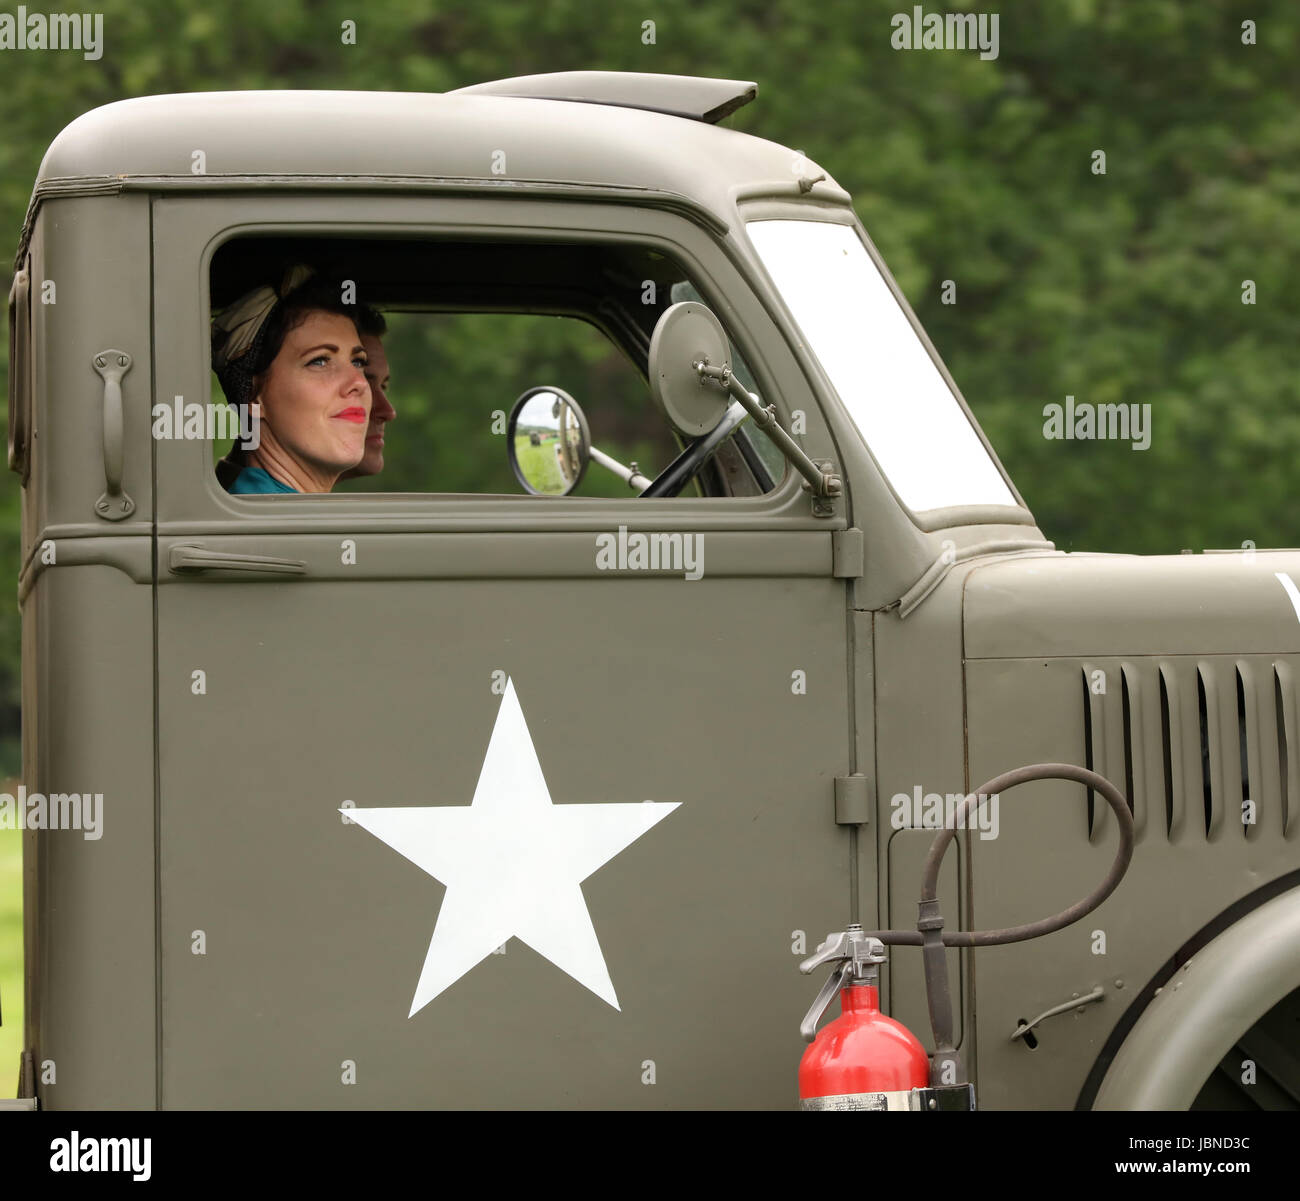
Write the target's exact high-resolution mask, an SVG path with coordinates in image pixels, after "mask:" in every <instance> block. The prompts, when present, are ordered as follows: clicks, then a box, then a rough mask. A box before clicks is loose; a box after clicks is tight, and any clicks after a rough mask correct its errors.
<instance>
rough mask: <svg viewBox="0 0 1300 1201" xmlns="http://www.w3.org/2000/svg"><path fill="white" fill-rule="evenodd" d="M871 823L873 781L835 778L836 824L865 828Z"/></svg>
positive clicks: (858, 778) (859, 777) (863, 777)
mask: <svg viewBox="0 0 1300 1201" xmlns="http://www.w3.org/2000/svg"><path fill="white" fill-rule="evenodd" d="M870 821H871V781H870V780H868V779H867V777H866V776H864V775H861V774H858V775H852V776H836V777H835V824H836V825H837V826H865V825H867V823H868V822H870Z"/></svg>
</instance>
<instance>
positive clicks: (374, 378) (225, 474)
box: [217, 304, 397, 488]
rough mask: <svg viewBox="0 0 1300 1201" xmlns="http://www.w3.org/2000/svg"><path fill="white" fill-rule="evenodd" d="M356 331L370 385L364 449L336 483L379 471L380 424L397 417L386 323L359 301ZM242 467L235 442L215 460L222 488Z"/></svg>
mask: <svg viewBox="0 0 1300 1201" xmlns="http://www.w3.org/2000/svg"><path fill="white" fill-rule="evenodd" d="M357 332H358V333H359V334H360V335H361V346H362V349H363V350H365V352H366V359H367V363H366V369H365V375H366V382H367V383H369V385H370V424H369V426H368V427H367V429H366V450H365V454H364V455H362V457H361V462H359V463H358V464H357V465H356V466H355V467H353V468H352V469H351V470H350V471H345V472H344V473H343V474H342V475H341V476H340V477H339V482H340V483H342V481H343V480H350V479H356V478H358V477H360V476H365V475H378V474H379V473H380V472H381V471H383V469H384V426H386V425H387V424H388V423H389V422H390V421H392V420H393V418H394V417H396V416H397V410H396V409H394V408H393V406H392V405H391V404H390V403H389V400H388V383H389V374H388V356H387V355H385V354H384V344H383V342H381V341H380V339H381V338H382V337H383V336H384V335H385V334H386V333H387V332H388V323H387V322H386V321H385V320H384V318H383V315H382V314H381V313H379V312H377V311H376V310H374V309H372V308H371V307H370V306H369V305H365V304H363V305H360V306H358V317H357ZM244 466H245V463H244V452H243V451H242V450H241V449H240V447H239V443H238V442H236V443H235V444H234V445H233V446H232V447H231V448H230V451H229V453H227V455H226V457H225V458H224V459H221V460H219V461H218V462H217V480H218V482H219V483H220V484H221V486H222V487H223V488H229V487H230V484H231V482H232V481H233V480H234V479H235V477H236V476H238V475H239V473H240V472H241V471H242V470H243V469H244Z"/></svg>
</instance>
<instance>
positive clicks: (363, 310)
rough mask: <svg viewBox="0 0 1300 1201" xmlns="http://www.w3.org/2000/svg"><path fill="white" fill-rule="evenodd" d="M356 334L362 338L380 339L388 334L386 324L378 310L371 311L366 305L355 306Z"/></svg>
mask: <svg viewBox="0 0 1300 1201" xmlns="http://www.w3.org/2000/svg"><path fill="white" fill-rule="evenodd" d="M356 322H357V333H359V334H361V335H362V336H363V337H365V336H367V335H368V336H369V337H371V338H382V337H383V336H384V335H385V334H386V333H388V322H387V321H385V320H384V315H383V313H381V312H380V311H379V310H378V309H372V308H371V307H370V306H369V305H368V304H359V305H357V316H356Z"/></svg>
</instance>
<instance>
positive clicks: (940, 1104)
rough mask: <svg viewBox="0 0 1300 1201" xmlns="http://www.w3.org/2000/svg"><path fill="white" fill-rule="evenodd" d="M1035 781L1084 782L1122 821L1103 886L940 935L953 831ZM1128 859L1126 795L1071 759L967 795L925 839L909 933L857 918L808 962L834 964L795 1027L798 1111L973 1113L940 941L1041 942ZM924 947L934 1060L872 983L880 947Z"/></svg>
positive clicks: (1103, 894)
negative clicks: (1002, 924) (1053, 907)
mask: <svg viewBox="0 0 1300 1201" xmlns="http://www.w3.org/2000/svg"><path fill="white" fill-rule="evenodd" d="M1032 780H1073V781H1076V782H1077V783H1079V784H1083V785H1085V786H1086V787H1087V788H1089V789H1091V790H1092V791H1093V792H1094V793H1096V794H1097V795H1099V796H1101V797H1102V799H1104V800H1105V801H1106V803H1107V804H1108V805H1109V806H1110V807H1111V811H1112V812H1113V813H1114V814H1115V818H1116V823H1117V825H1118V827H1119V847H1118V849H1117V850H1116V853H1115V860H1114V862H1113V863H1112V864H1111V866H1110V871H1109V872H1107V873H1106V876H1105V878H1104V879H1103V880H1102V882H1101V883H1100V884H1099V885H1097V887H1096V888H1094V889H1093V890H1092V892H1090V893H1089V894H1088V895H1087V896H1086V897H1084V898H1083V899H1082V900H1081V901H1077V902H1075V904H1073V905H1071V906H1070V907H1069V908H1068V909H1063V910H1061V912H1060V913H1056V914H1053V915H1052V916H1051V917H1045V918H1040V919H1039V920H1038V921H1036V922H1028V923H1026V924H1025V925H1022V926H1008V927H1006V928H1004V929H1000V930H976V931H964V930H963V931H952V932H951V933H949V934H945V933H944V920H943V915H942V914H941V913H940V912H939V897H938V886H939V868H940V866H941V865H942V863H943V857H944V853H945V852H946V851H947V849H948V847H949V846H950V845H951V844H952V841H953V839H954V838H955V837H956V833H957V831H958V830H959V829H963V830H964V829H969V828H970V824H971V823H970V821H969V818H970V815H971V814H972V813H973V812H974V811H975V810H976V809H977V808H978V807H979V806H980V805H981V804H982V803H983V802H984V801H985V800H987V799H988V798H989V797H996V796H997V795H998V794H1000V793H1002V792H1005V791H1006V790H1008V789H1011V788H1015V787H1017V786H1018V785H1021V784H1027V783H1029V782H1030V781H1032ZM1132 858H1133V815H1132V813H1131V812H1130V810H1129V807H1128V802H1126V801H1125V800H1124V796H1123V794H1122V793H1121V792H1120V791H1119V789H1118V788H1116V787H1115V785H1113V784H1112V783H1111V782H1110V781H1109V780H1107V779H1106V778H1105V777H1103V776H1100V775H1098V774H1097V773H1096V772H1094V771H1092V770H1090V769H1088V768H1085V767H1078V766H1077V765H1075V764H1073V763H1034V764H1031V765H1029V766H1026V767H1018V768H1016V769H1015V770H1013V771H1009V772H1004V773H1003V774H1002V775H1000V776H995V777H994V778H993V779H992V780H990V781H989V782H988V783H987V784H985V785H983V786H982V787H980V788H979V789H977V790H976V791H975V792H973V793H971V794H970V795H968V796H967V797H966V798H965V800H964V801H963V802H962V805H961V808H960V809H959V810H958V812H957V814H956V815H955V818H954V821H953V822H952V824H951V825H948V826H946V827H945V828H944V829H941V830H940V831H939V832H938V833H937V834H936V835H935V838H934V841H933V842H932V843H931V844H930V851H929V853H928V854H927V855H926V857H925V865H924V868H923V869H922V874H921V898H920V904H919V906H918V917H917V922H916V929H915V930H875V931H872V932H871V933H867V932H865V931H864V930H863V929H862V927H861V926H860V925H857V924H854V925H852V926H850V927H849V928H848V929H847V930H845V931H843V932H841V933H839V934H832V935H830V936H829V937H828V938H827V939H826V941H825V942H824V943H822V944H821V946H819V947H818V948H817V953H816V954H815V955H813V956H811V957H810V958H808V959H805V960H804V961H803V962H802V963H801V964H800V965H799V970H800V971H801V972H805V973H807V972H811V971H814V970H816V968H818V967H819V966H821V965H822V964H826V963H833V964H835V965H836V967H835V968H834V970H833V971H832V972H831V976H830V979H829V980H827V981H826V983H825V984H824V985H823V986H822V990H821V992H820V993H819V994H818V995H817V999H816V1000H815V1001H814V1002H813V1005H812V1008H811V1009H810V1010H809V1011H808V1012H807V1014H805V1015H804V1019H803V1022H802V1023H801V1025H800V1027H799V1029H800V1031H801V1033H802V1034H803V1036H804V1039H805V1040H806V1041H807V1042H809V1043H811V1044H812V1045H811V1046H810V1047H809V1048H808V1049H807V1050H806V1051H805V1052H804V1054H803V1059H802V1060H800V1063H799V1105H800V1108H802V1109H868V1110H871V1109H875V1110H881V1109H883V1110H888V1109H906V1110H911V1111H914V1112H915V1111H918V1110H919V1111H922V1112H933V1111H935V1110H940V1111H942V1110H966V1111H969V1110H973V1109H974V1108H975V1087H974V1085H973V1084H971V1083H970V1082H969V1081H967V1080H966V1079H965V1072H964V1069H963V1067H962V1062H961V1056H960V1054H959V1053H958V1052H957V1049H956V1045H955V1043H954V1041H953V1012H952V997H951V995H950V993H949V988H948V961H947V956H946V953H945V948H947V947H991V946H999V945H1001V944H1003V943H1012V942H1025V941H1028V940H1029V939H1032V938H1041V937H1042V936H1043V935H1045V934H1052V933H1054V932H1055V931H1057V930H1061V929H1064V928H1065V927H1066V926H1068V925H1071V924H1072V923H1073V922H1077V921H1078V920H1079V919H1080V918H1081V917H1083V916H1084V915H1085V914H1087V913H1091V912H1092V911H1093V910H1094V909H1096V908H1097V906H1098V905H1100V904H1101V903H1102V902H1103V901H1104V900H1105V899H1106V898H1107V897H1108V896H1110V894H1111V893H1112V892H1114V891H1115V889H1116V888H1117V887H1118V885H1119V882H1120V880H1121V879H1122V878H1123V876H1124V873H1125V872H1126V871H1127V870H1128V865H1129V863H1130V862H1131V861H1132ZM886 942H889V943H892V944H896V945H911V946H919V947H920V948H921V953H922V959H923V966H924V969H925V993H926V1001H927V1003H928V1006H929V1009H930V1026H931V1029H932V1030H933V1033H934V1046H935V1052H934V1059H933V1062H931V1060H930V1058H929V1057H928V1056H927V1055H926V1052H925V1048H924V1047H923V1046H922V1045H921V1043H920V1042H919V1041H918V1040H917V1038H916V1036H915V1035H914V1034H913V1033H912V1032H911V1031H910V1030H908V1029H907V1027H906V1026H904V1025H903V1024H902V1023H901V1022H897V1021H895V1020H894V1019H893V1018H890V1017H886V1016H885V1015H884V1014H883V1013H881V1012H880V993H879V985H878V980H879V976H880V965H881V964H882V963H883V962H884V961H885V943H886ZM837 991H838V992H839V994H840V1016H839V1017H838V1018H837V1019H836V1020H835V1021H833V1022H831V1023H830V1024H829V1025H828V1026H827V1027H826V1028H825V1029H824V1030H823V1031H821V1033H820V1034H819V1033H818V1032H817V1023H818V1022H819V1021H821V1018H822V1014H824V1013H825V1012H826V1008H827V1006H829V1005H830V1003H831V1001H832V999H833V998H834V996H835V993H836V992H837Z"/></svg>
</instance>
